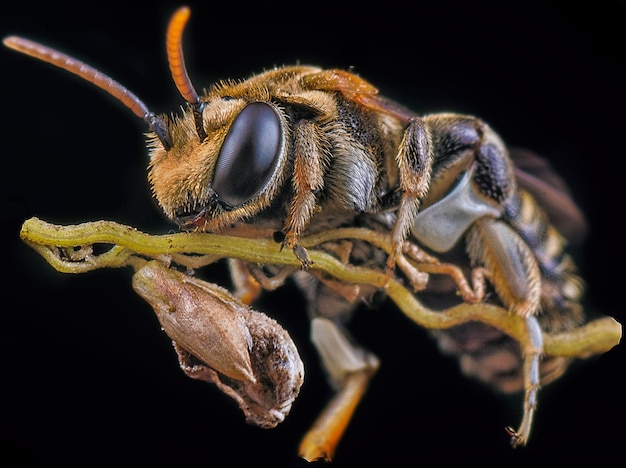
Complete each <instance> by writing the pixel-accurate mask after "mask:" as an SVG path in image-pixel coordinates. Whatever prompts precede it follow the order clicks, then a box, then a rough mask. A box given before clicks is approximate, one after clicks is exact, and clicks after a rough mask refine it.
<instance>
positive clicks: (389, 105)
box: [302, 69, 418, 121]
mask: <svg viewBox="0 0 626 468" xmlns="http://www.w3.org/2000/svg"><path fill="white" fill-rule="evenodd" d="M302 82H303V85H304V86H305V87H306V88H307V89H315V90H320V91H340V92H342V93H345V94H348V95H350V97H351V98H352V99H353V100H354V101H355V102H358V103H359V104H361V105H363V106H365V107H367V108H369V109H371V110H374V111H376V112H381V113H383V114H387V115H392V116H394V117H396V118H398V119H400V120H402V121H407V120H409V119H410V118H411V117H415V116H417V115H418V114H417V113H416V112H415V111H412V110H411V109H409V108H408V107H405V106H403V105H402V104H399V103H397V102H395V101H393V100H392V99H389V98H386V97H383V96H381V95H380V94H378V88H376V87H375V86H374V85H372V84H371V83H369V82H368V81H366V80H364V79H363V78H361V77H360V76H358V75H355V74H354V73H350V72H347V71H345V70H339V69H330V70H322V71H319V72H316V73H311V74H309V75H305V76H304V77H303V78H302Z"/></svg>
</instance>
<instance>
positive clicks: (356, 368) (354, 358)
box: [299, 317, 380, 461]
mask: <svg viewBox="0 0 626 468" xmlns="http://www.w3.org/2000/svg"><path fill="white" fill-rule="evenodd" d="M311 341H312V342H313V344H314V345H315V347H316V349H317V351H318V353H319V355H320V358H321V360H322V365H323V367H324V369H325V370H326V371H327V373H328V376H329V379H330V381H331V383H332V384H333V386H334V387H335V388H336V389H337V393H335V396H334V397H333V399H332V400H331V401H330V402H329V403H328V404H327V406H326V408H325V409H324V411H323V412H322V413H321V414H320V415H319V416H318V418H317V419H316V421H315V423H314V424H313V426H312V427H311V429H309V431H308V432H307V433H306V434H305V436H304V437H303V438H302V441H301V442H300V449H299V453H300V456H301V457H302V458H304V459H305V460H307V461H315V460H320V459H322V460H325V461H330V460H331V459H332V457H333V454H334V453H335V449H336V448H337V445H338V444H339V441H340V439H341V437H342V436H343V434H344V432H345V430H346V428H347V426H348V424H349V422H350V419H351V418H352V415H353V414H354V411H355V409H356V407H357V405H358V404H359V402H360V401H361V398H362V397H363V394H364V393H365V391H366V390H367V386H368V384H369V381H370V379H371V378H372V376H373V375H374V373H375V372H376V371H377V370H378V367H379V364H380V363H379V360H378V358H377V357H376V356H375V355H373V354H372V353H370V352H368V351H366V350H365V349H363V348H360V347H358V346H356V345H354V344H353V343H352V342H351V341H350V340H349V339H348V337H347V335H346V334H345V333H344V331H343V330H342V329H341V328H340V327H339V325H338V324H337V323H336V322H334V321H332V320H330V319H327V318H324V317H316V318H314V319H313V320H312V321H311Z"/></svg>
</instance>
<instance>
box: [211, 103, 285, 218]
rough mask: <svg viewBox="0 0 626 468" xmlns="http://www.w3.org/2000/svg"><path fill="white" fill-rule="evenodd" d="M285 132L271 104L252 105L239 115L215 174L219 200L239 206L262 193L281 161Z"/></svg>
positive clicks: (215, 188) (214, 179) (222, 151)
mask: <svg viewBox="0 0 626 468" xmlns="http://www.w3.org/2000/svg"><path fill="white" fill-rule="evenodd" d="M281 140H282V129H281V123H280V119H279V117H278V115H277V113H276V111H275V110H274V108H272V107H271V106H270V105H269V104H266V103H264V102H253V103H251V104H248V105H247V106H246V107H244V109H243V110H242V111H241V112H240V113H239V115H238V116H237V118H236V119H235V121H234V122H233V125H232V127H231V129H230V131H229V132H228V135H227V136H226V139H225V140H224V144H223V145H222V149H221V150H220V154H219V156H218V158H217V163H216V165H215V173H214V175H213V190H215V193H216V194H217V196H218V197H219V199H220V200H221V201H223V202H225V203H227V204H228V205H231V206H233V207H235V206H240V205H242V204H244V203H246V202H247V201H249V200H250V199H252V198H253V197H254V196H255V195H257V194H258V193H259V192H261V191H262V190H263V188H264V187H265V186H266V185H267V183H268V181H269V180H270V178H271V176H272V174H273V173H274V171H275V169H276V165H277V164H278V161H279V155H280V150H281Z"/></svg>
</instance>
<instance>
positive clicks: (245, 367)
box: [133, 261, 304, 428]
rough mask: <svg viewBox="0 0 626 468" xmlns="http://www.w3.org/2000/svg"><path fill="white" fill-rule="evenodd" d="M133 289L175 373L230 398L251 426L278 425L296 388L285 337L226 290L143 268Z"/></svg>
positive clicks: (296, 372) (295, 364) (296, 366)
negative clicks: (168, 349)
mask: <svg viewBox="0 0 626 468" xmlns="http://www.w3.org/2000/svg"><path fill="white" fill-rule="evenodd" d="M133 289H134V290H135V292H137V293H138V294H139V295H140V296H141V297H143V298H144V299H145V300H146V301H147V302H148V303H149V304H150V305H151V306H152V308H153V309H154V311H155V313H156V315H157V317H158V319H159V322H160V323H161V326H162V327H163V330H164V331H165V333H167V335H168V336H169V337H170V338H172V341H173V342H174V347H175V349H176V352H177V353H178V357H179V362H180V365H181V368H182V369H183V371H184V372H185V373H186V374H187V375H188V376H190V377H192V378H194V379H199V380H204V381H206V382H209V383H213V384H215V385H217V387H218V388H219V389H220V390H222V391H223V392H224V393H226V394H227V395H229V396H230V397H232V398H234V399H235V400H236V401H237V403H238V404H239V406H240V408H241V410H242V411H243V412H244V414H245V416H246V420H247V421H248V422H249V423H251V424H256V425H258V426H260V427H263V428H272V427H275V426H276V425H277V424H279V423H280V422H282V421H283V420H284V419H285V416H287V414H288V413H289V411H290V410H291V405H292V404H293V402H294V400H295V399H296V397H297V396H298V393H299V391H300V387H301V385H302V382H303V380H304V366H303V364H302V360H301V359H300V356H299V354H298V350H297V349H296V346H295V344H294V343H293V341H292V340H291V337H290V336H289V334H288V333H287V332H286V331H285V330H284V329H283V328H282V327H281V326H280V325H279V324H278V323H277V322H276V321H275V320H273V319H271V318H269V317H268V316H266V315H265V314H262V313H260V312H257V311H255V310H253V309H251V308H250V307H248V306H246V305H245V304H243V303H242V302H240V301H239V300H237V299H236V298H234V297H233V296H232V295H231V294H230V293H229V292H228V291H227V290H225V289H223V288H221V287H219V286H217V285H215V284H210V283H207V282H205V281H202V280H199V279H197V278H194V277H192V276H189V275H186V274H184V273H181V272H180V271H177V270H174V269H171V268H168V267H167V266H165V265H164V264H163V263H160V262H157V261H151V262H148V263H147V264H145V265H144V266H143V267H142V268H140V269H139V270H138V271H137V272H136V273H135V275H134V276H133Z"/></svg>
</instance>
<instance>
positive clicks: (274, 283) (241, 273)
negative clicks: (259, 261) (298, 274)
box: [228, 258, 295, 305]
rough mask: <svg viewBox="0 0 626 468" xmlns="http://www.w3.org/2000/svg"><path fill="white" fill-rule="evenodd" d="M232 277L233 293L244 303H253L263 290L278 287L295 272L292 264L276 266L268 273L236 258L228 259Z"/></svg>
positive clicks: (272, 289)
mask: <svg viewBox="0 0 626 468" xmlns="http://www.w3.org/2000/svg"><path fill="white" fill-rule="evenodd" d="M228 267H229V270H230V278H231V281H232V283H233V288H234V292H233V295H234V296H235V297H236V298H238V299H239V300H241V301H242V302H243V303H244V304H247V305H251V304H252V303H253V302H254V301H255V300H256V299H257V298H258V297H259V295H260V294H261V292H262V291H274V290H275V289H278V288H279V287H281V286H282V285H283V284H285V281H286V280H287V279H288V278H289V277H290V276H291V275H292V274H293V273H294V271H295V268H294V267H290V266H282V267H278V266H277V267H275V271H272V272H271V273H270V274H268V273H267V272H266V271H264V270H263V269H262V268H261V267H259V266H257V265H252V264H250V263H247V262H244V261H241V260H238V259H235V258H229V259H228Z"/></svg>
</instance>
